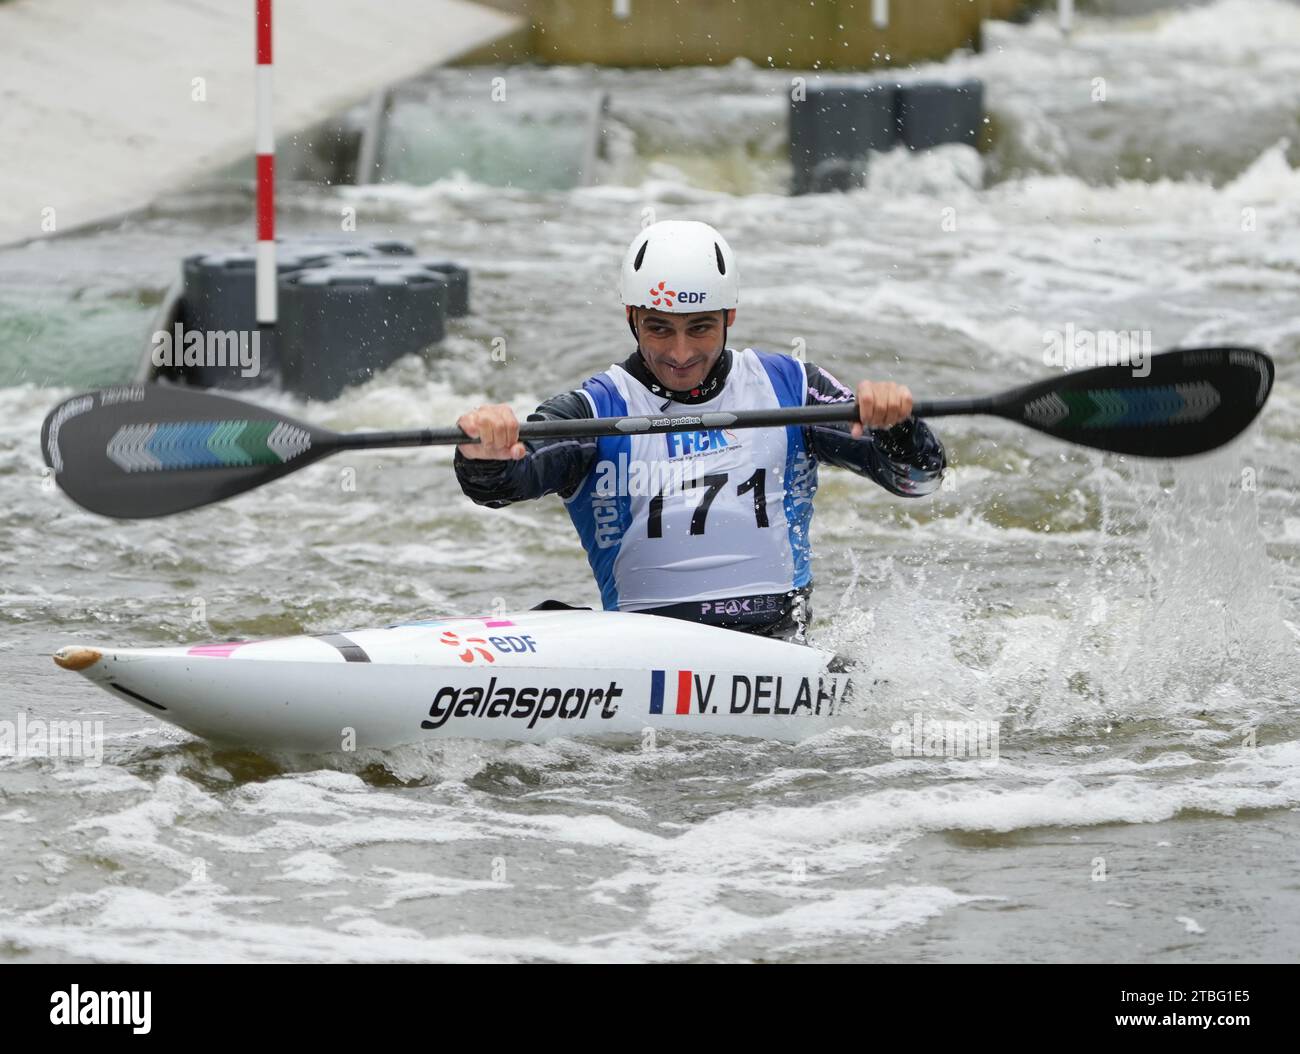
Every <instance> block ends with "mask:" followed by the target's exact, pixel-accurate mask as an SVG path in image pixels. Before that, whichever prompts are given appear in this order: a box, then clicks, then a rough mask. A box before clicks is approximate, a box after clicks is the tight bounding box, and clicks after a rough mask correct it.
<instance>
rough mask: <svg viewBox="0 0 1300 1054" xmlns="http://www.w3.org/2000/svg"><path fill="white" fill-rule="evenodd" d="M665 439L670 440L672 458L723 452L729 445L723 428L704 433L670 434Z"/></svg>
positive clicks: (669, 446)
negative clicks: (717, 451) (712, 451)
mask: <svg viewBox="0 0 1300 1054" xmlns="http://www.w3.org/2000/svg"><path fill="white" fill-rule="evenodd" d="M665 438H666V439H667V440H668V456H669V457H670V458H674V457H682V456H684V455H686V454H703V453H704V452H705V451H708V450H721V449H723V448H724V447H726V446H727V445H728V444H727V437H726V435H724V434H723V431H722V429H721V428H710V429H707V430H706V431H703V432H669V433H668V434H667V436H665Z"/></svg>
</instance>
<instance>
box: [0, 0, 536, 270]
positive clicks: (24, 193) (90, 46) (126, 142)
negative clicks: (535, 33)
mask: <svg viewBox="0 0 1300 1054" xmlns="http://www.w3.org/2000/svg"><path fill="white" fill-rule="evenodd" d="M275 15H276V23H275V60H276V62H275V122H276V130H277V133H278V134H279V135H281V136H284V135H285V134H286V133H288V132H290V131H295V130H298V129H301V128H304V127H307V126H309V125H311V124H313V123H315V122H317V121H320V120H323V119H324V118H326V117H328V116H329V115H331V114H334V113H337V112H338V111H340V110H342V109H344V108H346V107H348V106H351V105H352V104H354V103H356V102H359V101H361V100H363V99H365V98H366V97H368V96H369V95H370V94H371V93H372V92H373V91H375V90H376V89H377V88H379V87H381V86H382V85H385V84H388V83H391V82H392V81H395V80H398V79H401V78H403V77H408V76H413V75H415V74H417V73H420V72H422V71H424V70H426V69H428V68H430V67H432V66H436V65H439V64H442V63H445V62H447V61H449V60H451V59H453V58H456V57H458V56H459V55H461V54H463V53H465V52H466V51H469V50H471V49H473V48H475V47H478V46H480V45H482V44H484V43H486V42H487V41H490V40H494V39H497V38H500V37H504V36H507V35H509V34H511V33H513V32H515V31H517V30H518V29H519V28H521V27H522V26H524V25H526V22H525V21H524V20H522V19H520V18H519V17H517V16H514V15H510V14H508V13H505V12H502V11H499V10H495V9H492V8H488V7H485V6H483V5H481V4H477V3H468V2H464V0H382V2H380V0H364V2H363V0H277V3H276V4H275ZM253 40H254V33H253V0H129V2H124V0H12V2H10V3H0V144H3V147H2V149H3V155H2V156H0V245H2V244H6V243H9V242H15V241H23V240H26V239H29V238H36V237H40V236H42V235H43V234H48V233H50V232H49V231H47V230H43V228H42V220H43V219H46V218H48V217H49V215H50V214H49V213H48V212H45V211H44V210H47V209H53V210H54V212H53V218H54V221H55V224H56V231H65V230H69V229H72V228H76V227H80V226H84V225H86V224H90V223H94V222H98V221H101V220H105V219H107V218H110V217H112V216H115V215H118V214H121V213H123V212H127V211H129V210H132V209H135V208H139V207H142V206H145V205H147V204H148V203H149V202H150V201H152V200H153V199H154V198H155V197H157V196H158V195H159V194H161V193H163V192H164V191H169V190H173V189H176V188H178V187H183V186H185V185H187V184H188V183H192V182H196V181H201V180H203V179H206V178H207V177H209V176H210V175H211V173H212V172H213V171H214V170H216V169H218V168H220V167H221V166H223V165H227V164H230V163H231V162H233V161H235V160H237V159H239V158H240V157H244V156H247V155H249V154H251V153H252V152H253V148H254V112H253V75H254V45H253ZM198 77H201V78H203V82H204V88H205V91H206V100H204V101H196V100H195V98H194V87H193V82H194V78H198ZM250 230H251V228H250Z"/></svg>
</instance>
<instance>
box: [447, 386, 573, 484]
mask: <svg viewBox="0 0 1300 1054" xmlns="http://www.w3.org/2000/svg"><path fill="white" fill-rule="evenodd" d="M466 416H469V415H466ZM591 416H592V413H591V403H590V402H588V401H587V398H586V396H584V395H580V394H578V393H577V392H565V393H564V394H563V395H557V396H555V398H553V399H547V400H546V402H544V403H542V405H541V406H539V407H538V408H537V410H536V412H534V413H531V414H529V415H528V420H529V421H555V420H569V421H572V420H580V419H584V418H589V417H591ZM511 419H512V420H513V416H512V417H511ZM521 445H522V447H523V449H524V454H523V456H522V457H520V458H517V459H516V458H511V457H502V458H499V459H498V458H469V457H466V456H465V455H464V453H462V451H461V450H460V448H457V450H456V458H455V467H456V479H457V481H459V483H460V489H461V490H463V491H464V492H465V494H466V496H467V497H469V498H471V499H473V501H474V502H475V503H476V504H478V505H486V506H487V507H488V508H491V509H500V508H504V507H505V506H507V505H510V504H511V503H513V502H516V501H527V500H528V499H530V498H540V497H542V496H543V495H545V494H559V495H560V496H561V497H568V496H569V495H570V494H572V493H573V492H574V491H575V490H577V488H578V487H579V486H580V485H581V483H582V481H583V480H584V479H585V478H586V476H587V473H588V472H589V471H591V466H592V464H593V463H594V462H595V460H596V440H595V439H594V438H586V439H529V440H524V441H523V442H522V444H521Z"/></svg>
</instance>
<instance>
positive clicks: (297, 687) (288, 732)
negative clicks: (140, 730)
mask: <svg viewBox="0 0 1300 1054" xmlns="http://www.w3.org/2000/svg"><path fill="white" fill-rule="evenodd" d="M832 660H833V656H832V655H831V653H829V652H826V651H822V650H820V649H817V648H810V647H806V646H803V645H797V644H789V643H786V642H784V641H778V640H769V639H766V638H760V637H754V636H752V635H749V634H744V633H738V632H735V631H734V630H727V629H718V628H716V627H711V626H702V625H698V624H696V623H690V622H683V621H681V620H677V619H668V618H661V617H657V616H652V615H640V614H634V613H629V612H604V611H600V612H596V611H586V610H577V609H573V610H558V611H556V610H552V611H528V612H522V613H519V614H509V615H501V616H485V617H474V618H466V617H460V618H444V619H430V620H426V621H420V622H411V623H405V624H401V625H396V626H390V627H387V628H382V629H364V630H356V631H351V632H347V633H329V634H320V635H316V636H306V635H304V636H295V637H284V638H279V639H274V640H262V641H230V642H223V643H213V644H197V645H189V646H182V647H168V648H138V649H130V648H127V649H118V648H104V647H85V646H74V647H69V648H64V649H61V650H60V651H59V652H58V653H56V655H55V661H56V662H57V663H58V664H59V665H60V666H62V667H64V668H66V669H71V670H75V671H76V672H78V673H80V674H82V675H83V676H85V677H87V678H88V679H89V680H91V681H92V682H94V683H95V684H97V685H99V686H100V687H101V688H103V689H104V690H106V691H108V692H110V693H111V694H114V695H115V696H117V697H118V698H120V699H124V700H125V701H127V702H129V703H131V704H132V705H134V706H136V707H138V708H139V709H141V710H144V711H145V712H147V713H150V714H151V715H153V716H155V717H158V718H160V719H162V720H165V721H168V722H170V723H171V724H174V725H177V726H179V727H180V728H183V729H185V730H186V731H189V732H192V733H194V734H195V735H199V736H202V737H204V738H207V739H211V740H214V741H217V742H223V743H230V744H238V745H243V746H251V747H260V748H263V749H276V750H288V751H301V752H311V753H318V752H333V751H347V750H353V749H363V748H387V747H394V746H399V745H403V744H407V743H416V742H420V741H422V740H426V739H436V738H473V739H494V740H515V741H539V740H545V739H549V738H553V737H555V736H609V735H615V736H628V735H632V736H638V735H639V736H644V735H645V734H646V731H647V730H648V729H656V730H659V729H662V730H666V731H669V730H671V731H695V732H705V733H714V734H722V735H735V736H750V737H759V738H770V739H781V740H798V739H802V738H805V737H807V736H808V735H811V734H814V733H816V732H819V731H822V730H824V729H826V728H828V727H832V726H834V725H839V724H845V723H848V721H849V719H850V717H851V716H852V715H851V714H850V713H849V708H848V706H847V699H848V677H847V675H846V674H843V673H836V672H832V671H831V670H830V669H828V666H829V664H830V663H831V661H832Z"/></svg>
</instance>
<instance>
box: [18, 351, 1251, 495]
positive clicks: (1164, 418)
mask: <svg viewBox="0 0 1300 1054" xmlns="http://www.w3.org/2000/svg"><path fill="white" fill-rule="evenodd" d="M1273 376H1274V369H1273V362H1272V360H1271V359H1270V358H1269V357H1268V356H1267V355H1265V354H1264V353H1263V352H1260V351H1256V350H1254V349H1251V348H1241V347H1213V348H1187V349H1182V350H1177V351H1170V352H1165V353H1163V354H1160V355H1153V356H1150V357H1149V358H1148V359H1147V360H1146V361H1145V363H1144V364H1143V366H1142V368H1141V369H1135V368H1134V367H1132V366H1129V365H1114V366H1098V367H1094V368H1093V369H1088V370H1082V371H1079V372H1075V373H1067V374H1063V375H1061V376H1058V377H1051V378H1048V379H1047V380H1044V381H1039V382H1037V383H1035V384H1029V385H1025V386H1024V387H1021V388H1016V389H1013V390H1012V391H1008V392H1004V393H1002V394H1000V395H988V396H980V397H975V398H966V399H948V400H933V401H932V400H920V401H918V402H916V403H915V404H914V406H913V409H912V413H913V416H915V417H921V418H924V417H943V416H949V415H954V414H991V415H995V416H998V417H1004V418H1007V419H1009V420H1012V421H1016V422H1018V423H1020V424H1023V425H1027V426H1028V427H1030V428H1033V429H1036V430H1038V431H1040V432H1045V433H1047V434H1048V435H1052V436H1056V437H1057V438H1059V439H1065V440H1068V441H1069V442H1072V443H1076V444H1079V445H1082V446H1088V447H1093V448H1095V449H1099V450H1110V451H1115V452H1118V453H1123V454H1136V455H1140V456H1143V457H1186V456H1188V455H1191V454H1200V453H1203V452H1205V451H1207V450H1212V449H1214V448H1215V447H1218V446H1221V445H1223V444H1224V443H1226V442H1228V441H1229V440H1230V439H1232V438H1233V437H1235V436H1237V435H1238V434H1240V433H1241V432H1242V430H1243V429H1245V428H1246V427H1247V426H1248V425H1249V424H1250V423H1251V421H1253V420H1254V419H1255V417H1256V415H1258V413H1259V411H1260V409H1261V408H1262V407H1263V405H1264V402H1265V400H1266V399H1267V398H1268V395H1269V391H1270V390H1271V388H1272V385H1273ZM857 419H858V411H857V407H856V404H855V403H853V402H846V403H832V404H827V405H819V406H796V407H787V408H779V407H778V408H773V409H766V410H739V411H735V412H707V413H698V414H697V413H690V412H680V413H674V414H663V415H656V416H648V417H646V416H642V417H613V418H595V419H588V420H574V421H526V422H524V423H523V424H521V425H520V427H519V435H520V438H521V439H525V440H528V439H544V438H546V439H556V438H585V437H594V436H617V435H649V434H659V433H665V432H688V431H702V430H706V429H733V428H767V427H798V426H814V427H815V426H817V425H835V424H843V423H846V422H852V421H856V420H857ZM474 442H477V440H471V439H469V438H468V437H467V436H466V435H465V434H464V433H463V432H462V431H461V430H460V429H459V428H440V429H421V430H416V431H406V432H358V433H350V434H345V435H341V434H339V433H336V432H331V431H329V430H327V429H322V428H317V427H315V426H313V425H309V424H304V423H302V422H300V421H296V420H293V419H292V418H289V417H285V416H284V415H282V414H280V413H278V412H276V411H274V410H270V409H268V408H266V407H262V406H257V405H254V404H250V403H245V402H241V401H240V400H238V399H233V398H231V397H229V396H225V395H217V394H214V393H212V392H205V391H195V390H191V389H185V388H174V387H170V386H164V385H134V386H128V387H122V388H109V389H104V390H101V391H97V392H89V393H86V394H83V395H78V396H74V397H73V398H71V399H67V400H65V401H64V402H62V403H60V404H59V405H58V406H56V407H55V408H54V409H53V410H52V411H51V412H50V414H49V416H48V417H46V419H45V423H44V425H43V427H42V429H41V450H42V453H43V454H44V456H45V463H46V464H47V465H49V466H50V468H51V469H52V470H53V472H54V478H55V480H56V482H57V483H58V484H59V486H60V487H62V488H63V490H64V491H65V492H66V493H67V494H68V495H69V496H70V497H71V498H72V499H73V500H74V501H75V502H77V503H78V504H79V505H81V506H82V507H83V508H86V509H89V510H90V511H92V512H97V513H101V514H102V515H105V516H114V517H119V518H145V517H150V516H166V515H170V514H171V513H175V512H181V511H183V510H185V509H192V508H197V507H198V506H200V505H207V504H209V503H211V502H215V501H221V500H223V499H225V498H229V497H232V496H234V495H236V494H239V493H242V492H243V491H246V490H251V489H253V488H254V487H258V486H261V485H262V484H263V483H268V482H270V481H271V480H273V479H277V478H279V477H280V476H284V475H287V474H288V473H290V472H296V471H297V470H298V469H300V468H302V467H304V466H306V465H309V464H311V463H312V462H313V461H317V460H319V459H320V458H323V457H326V456H328V455H330V454H333V453H337V452H338V451H340V450H368V449H375V448H381V447H405V446H434V445H455V444H462V443H474Z"/></svg>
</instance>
